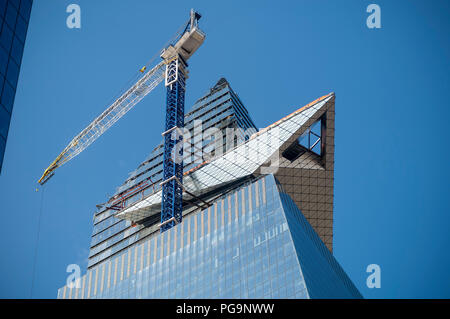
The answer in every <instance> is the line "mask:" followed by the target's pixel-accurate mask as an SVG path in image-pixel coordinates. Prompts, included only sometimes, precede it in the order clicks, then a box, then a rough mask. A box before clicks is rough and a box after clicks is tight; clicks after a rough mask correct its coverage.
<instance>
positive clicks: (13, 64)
mask: <svg viewBox="0 0 450 319" xmlns="http://www.w3.org/2000/svg"><path fill="white" fill-rule="evenodd" d="M32 4H33V1H32V0H1V1H0V172H1V169H2V166H3V157H4V153H5V149H6V140H7V138H8V130H9V123H10V121H11V115H12V111H13V105H14V97H15V95H16V87H17V80H18V78H19V71H20V64H21V62H22V54H23V48H24V45H25V38H26V36H27V30H28V21H29V19H30V14H31V7H32Z"/></svg>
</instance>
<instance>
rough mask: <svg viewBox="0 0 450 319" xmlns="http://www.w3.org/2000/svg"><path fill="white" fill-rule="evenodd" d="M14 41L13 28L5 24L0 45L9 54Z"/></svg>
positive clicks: (0, 37) (0, 36)
mask: <svg viewBox="0 0 450 319" xmlns="http://www.w3.org/2000/svg"><path fill="white" fill-rule="evenodd" d="M12 40H13V32H12V31H11V28H10V27H8V26H7V25H6V24H3V28H2V34H1V35H0V44H1V45H2V46H3V48H4V49H5V50H6V53H7V54H9V50H10V49H11V43H12Z"/></svg>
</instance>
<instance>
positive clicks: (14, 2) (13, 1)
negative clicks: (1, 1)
mask: <svg viewBox="0 0 450 319" xmlns="http://www.w3.org/2000/svg"><path fill="white" fill-rule="evenodd" d="M7 1H8V0H7ZM8 2H9V4H12V5H13V6H14V8H16V9H17V10H19V5H20V0H9V1H8Z"/></svg>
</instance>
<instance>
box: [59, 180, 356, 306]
mask: <svg viewBox="0 0 450 319" xmlns="http://www.w3.org/2000/svg"><path fill="white" fill-rule="evenodd" d="M174 273H176V274H177V275H176V276H173V275H172V274H174ZM360 297H361V295H360V294H359V292H358V291H357V289H356V288H355V287H354V285H353V284H352V282H351V281H350V279H349V278H348V277H347V275H346V274H345V273H344V272H343V270H342V269H341V267H340V266H339V264H338V263H337V262H336V260H335V259H334V257H333V256H332V255H331V253H330V252H329V250H328V249H327V248H326V246H325V245H324V244H323V243H322V241H321V240H320V238H319V237H318V236H317V234H316V233H315V232H314V230H313V229H312V227H311V226H310V225H309V223H308V222H307V221H306V219H305V218H304V217H303V215H302V214H301V212H300V211H299V209H298V208H297V207H296V205H295V204H294V202H293V201H292V199H291V198H290V197H289V195H287V194H286V193H285V192H284V191H283V190H282V187H281V185H279V184H278V183H277V181H276V179H275V178H274V176H273V175H266V176H264V177H261V178H259V179H253V180H252V181H250V182H247V183H244V184H242V185H240V186H236V187H235V188H234V189H232V190H230V191H229V192H228V193H226V194H224V195H222V196H220V197H218V198H217V199H216V200H215V201H214V203H213V205H211V206H210V207H209V208H207V209H204V210H196V211H194V212H192V213H191V214H189V215H187V216H185V218H184V220H183V222H182V223H181V224H178V225H177V226H175V227H174V228H172V229H170V230H168V231H166V232H164V233H160V232H159V231H155V232H154V233H152V234H151V235H150V236H149V237H148V238H147V239H145V240H143V241H142V242H140V243H139V244H138V245H135V246H133V247H131V248H128V249H127V250H124V251H123V252H121V253H120V254H117V255H116V256H114V257H113V258H111V259H109V260H107V261H105V262H103V263H101V264H99V265H97V266H95V267H92V268H91V269H89V270H88V272H87V274H86V275H84V276H83V277H82V278H81V280H80V282H79V288H75V287H74V288H69V287H67V286H65V287H63V288H61V289H59V290H58V298H64V299H78V298H360Z"/></svg>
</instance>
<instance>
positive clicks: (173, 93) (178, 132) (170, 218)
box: [160, 10, 205, 232]
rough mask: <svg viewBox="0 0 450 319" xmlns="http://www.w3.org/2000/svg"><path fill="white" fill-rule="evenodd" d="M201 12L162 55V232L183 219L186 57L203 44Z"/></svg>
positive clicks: (194, 14)
mask: <svg viewBox="0 0 450 319" xmlns="http://www.w3.org/2000/svg"><path fill="white" fill-rule="evenodd" d="M200 17H201V16H200V14H198V13H197V12H195V11H194V10H191V16H190V20H189V21H188V23H187V25H186V27H185V30H184V32H183V33H182V34H181V35H180V37H179V39H178V40H177V41H176V43H175V44H174V45H169V46H168V47H167V48H165V49H164V50H163V52H162V54H161V58H162V59H163V60H164V62H165V64H166V74H165V85H166V88H167V95H166V120H165V131H164V133H163V134H162V135H163V137H164V158H163V181H162V183H161V185H162V208H161V226H160V227H161V228H160V230H161V232H164V231H166V230H168V229H170V228H172V227H173V226H175V225H176V224H178V223H180V222H181V220H182V213H183V144H184V140H183V134H182V129H183V127H184V95H185V91H186V79H187V78H188V71H187V67H188V64H187V62H186V61H187V60H188V59H189V58H190V57H191V55H192V54H193V53H194V52H195V51H196V50H197V49H198V48H199V47H200V46H201V45H202V43H203V41H204V39H205V34H204V33H203V32H202V31H201V30H199V29H198V20H199V19H200Z"/></svg>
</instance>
